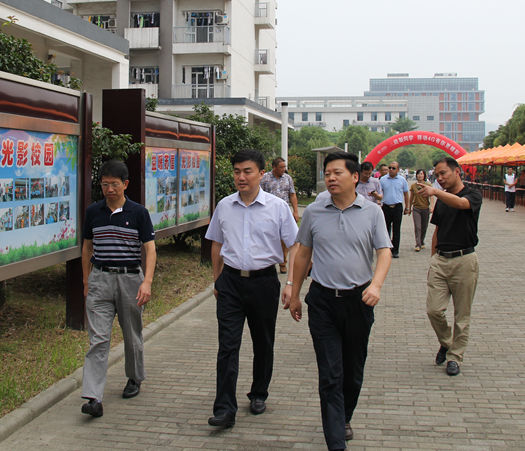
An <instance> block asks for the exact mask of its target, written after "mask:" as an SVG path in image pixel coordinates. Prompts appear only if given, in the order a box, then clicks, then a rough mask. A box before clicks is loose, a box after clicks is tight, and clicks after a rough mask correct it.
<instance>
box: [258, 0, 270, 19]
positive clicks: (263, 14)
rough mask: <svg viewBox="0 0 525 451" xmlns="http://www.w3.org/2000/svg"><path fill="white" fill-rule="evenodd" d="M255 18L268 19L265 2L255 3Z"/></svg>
mask: <svg viewBox="0 0 525 451" xmlns="http://www.w3.org/2000/svg"><path fill="white" fill-rule="evenodd" d="M255 17H268V3H267V2H255Z"/></svg>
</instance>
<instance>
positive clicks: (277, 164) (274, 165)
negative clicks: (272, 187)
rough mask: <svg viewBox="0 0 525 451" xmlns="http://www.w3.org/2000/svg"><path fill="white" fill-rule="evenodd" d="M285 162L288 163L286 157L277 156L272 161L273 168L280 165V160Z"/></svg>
mask: <svg viewBox="0 0 525 451" xmlns="http://www.w3.org/2000/svg"><path fill="white" fill-rule="evenodd" d="M281 161H282V162H283V163H286V161H284V158H282V157H277V158H275V159H274V160H273V161H272V168H276V167H277V166H279V163H280V162H281Z"/></svg>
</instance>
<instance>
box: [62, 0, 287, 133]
mask: <svg viewBox="0 0 525 451" xmlns="http://www.w3.org/2000/svg"><path fill="white" fill-rule="evenodd" d="M67 8H68V9H70V10H71V11H72V12H73V14H75V15H78V16H81V17H82V18H84V19H85V20H87V21H90V22H92V23H94V24H96V25H97V26H99V27H101V28H106V29H107V30H109V31H113V32H114V33H117V34H119V35H120V36H122V37H124V38H126V39H127V40H128V41H129V48H130V55H129V60H130V67H129V87H131V88H144V89H145V90H146V96H148V97H156V98H158V99H159V106H158V108H157V111H159V112H167V113H173V114H177V115H179V116H186V115H189V114H192V113H193V110H192V108H193V105H195V104H196V103H202V102H203V103H206V104H208V105H209V106H210V107H211V108H212V110H213V111H214V112H215V113H216V114H219V115H222V114H223V113H228V114H239V115H242V116H244V117H245V118H246V120H247V122H248V123H249V124H258V123H265V124H266V125H268V126H270V127H274V128H278V127H279V126H280V115H279V114H278V113H276V112H275V85H276V77H275V48H276V37H275V23H276V18H275V16H276V2H275V0H267V1H264V2H262V1H256V0H152V1H138V0H109V1H98V0H97V1H92V0H68V2H67Z"/></svg>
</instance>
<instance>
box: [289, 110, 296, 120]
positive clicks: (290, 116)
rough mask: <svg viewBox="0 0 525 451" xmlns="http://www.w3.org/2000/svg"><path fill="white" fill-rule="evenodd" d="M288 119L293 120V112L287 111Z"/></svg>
mask: <svg viewBox="0 0 525 451" xmlns="http://www.w3.org/2000/svg"><path fill="white" fill-rule="evenodd" d="M288 120H289V121H292V122H293V121H294V120H295V113H292V112H288Z"/></svg>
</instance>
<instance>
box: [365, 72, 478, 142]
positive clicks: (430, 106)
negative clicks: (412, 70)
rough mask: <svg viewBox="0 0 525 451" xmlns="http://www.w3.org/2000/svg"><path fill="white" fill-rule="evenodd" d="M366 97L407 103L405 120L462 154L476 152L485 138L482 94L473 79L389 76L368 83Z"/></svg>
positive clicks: (444, 75) (447, 75)
mask: <svg viewBox="0 0 525 451" xmlns="http://www.w3.org/2000/svg"><path fill="white" fill-rule="evenodd" d="M364 94H365V96H367V97H368V96H369V97H371V98H376V97H377V96H381V97H388V98H396V99H400V98H401V99H406V100H407V101H408V117H409V118H410V119H411V120H413V121H414V122H415V123H416V124H417V126H418V128H419V129H422V130H427V131H431V132H436V133H440V134H442V135H444V136H446V137H447V138H450V139H452V140H454V141H456V142H457V143H458V144H460V145H461V146H462V147H463V148H464V149H465V150H467V151H473V150H477V149H478V147H479V145H480V144H481V143H482V142H483V138H484V137H485V122H484V121H480V120H479V117H480V115H481V114H482V113H483V112H484V111H485V92H484V91H481V90H479V88H478V79H477V78H475V77H458V76H457V74H455V73H437V74H435V75H434V77H433V78H410V77H409V74H388V75H387V77H386V78H372V79H370V89H369V90H368V91H366V92H365V93H364Z"/></svg>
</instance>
